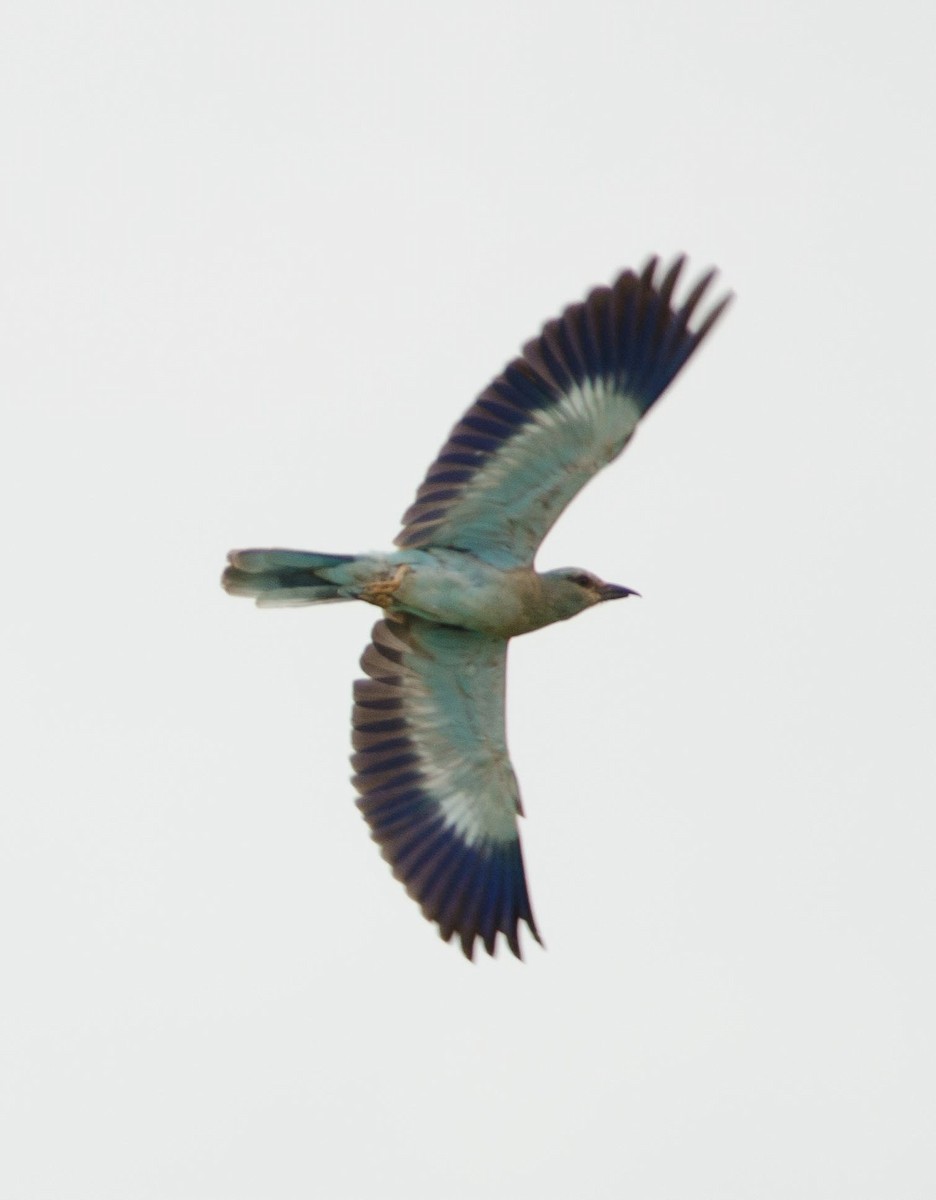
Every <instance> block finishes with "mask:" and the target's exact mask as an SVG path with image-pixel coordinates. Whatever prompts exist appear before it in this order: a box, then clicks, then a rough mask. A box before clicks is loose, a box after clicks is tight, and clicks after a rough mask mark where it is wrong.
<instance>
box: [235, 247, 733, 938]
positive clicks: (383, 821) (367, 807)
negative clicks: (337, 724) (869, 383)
mask: <svg viewBox="0 0 936 1200" xmlns="http://www.w3.org/2000/svg"><path fill="white" fill-rule="evenodd" d="M684 262H685V259H684V258H683V257H679V258H676V259H675V260H674V261H673V262H672V264H671V265H670V266H669V267H668V268H666V269H665V270H664V269H663V268H661V267H660V264H659V262H658V260H657V259H656V258H655V257H654V258H651V259H650V260H649V261H648V262H647V264H646V266H645V267H644V268H643V270H642V271H641V272H640V274H636V273H635V272H633V271H624V272H623V273H622V274H621V275H620V276H619V277H618V279H617V281H616V282H615V283H614V284H613V285H612V286H611V287H598V288H595V289H594V290H593V291H592V292H590V293H589V295H588V297H587V298H586V299H585V300H584V301H583V302H582V303H579V304H573V305H571V306H570V307H568V308H567V309H566V310H565V312H564V313H563V314H562V316H561V317H559V318H558V319H556V320H553V321H550V322H548V324H546V325H545V326H544V328H543V331H542V333H541V334H540V335H539V337H537V338H534V339H533V340H532V341H531V342H528V343H527V344H526V346H524V348H523V353H522V354H521V355H520V357H519V358H516V359H514V360H513V362H511V363H510V364H509V365H508V366H507V367H506V368H505V369H504V371H503V372H502V373H501V374H500V375H499V376H498V377H497V378H496V379H495V380H494V381H493V382H492V383H491V384H490V385H489V386H488V387H487V388H486V389H485V391H483V392H482V393H481V395H480V396H479V397H478V399H477V400H476V401H475V402H474V404H473V405H472V406H471V407H470V408H469V409H468V411H467V412H466V413H465V414H464V416H463V417H462V419H461V420H460V421H459V422H458V424H457V425H456V426H455V427H454V429H453V430H452V432H451V433H450V434H449V438H448V441H447V442H446V443H445V445H444V446H443V447H442V449H441V450H440V451H439V454H438V456H437V458H436V460H435V462H434V463H433V464H432V466H431V467H430V468H429V471H428V474H427V475H426V477H425V479H424V481H423V483H422V485H421V486H420V488H419V490H418V492H417V493H416V499H415V502H414V503H413V504H412V505H411V506H410V508H409V509H407V511H406V513H405V514H404V515H403V528H402V530H401V531H400V533H399V534H398V535H397V537H396V542H395V544H396V545H397V546H398V547H399V549H398V550H396V551H395V552H392V553H386V554H354V555H347V554H317V553H314V552H309V551H304V550H280V549H268V550H236V551H233V552H232V553H231V554H229V555H228V562H229V565H228V567H227V569H226V570H225V572H224V575H223V577H222V584H223V587H224V588H225V590H226V591H228V592H229V593H231V594H232V595H235V596H250V597H253V598H254V599H255V600H256V602H257V604H258V605H259V606H261V607H275V606H287V605H307V604H320V603H323V602H328V601H338V600H364V601H366V602H367V603H369V604H375V605H377V606H378V607H380V608H382V609H383V610H384V613H383V618H382V619H381V620H380V621H378V622H377V624H376V625H375V626H374V629H373V632H372V635H371V642H370V645H369V646H368V647H367V649H366V650H365V651H364V655H363V657H362V658H361V667H362V669H363V671H364V674H365V675H366V676H367V678H366V679H361V680H358V681H357V682H356V683H355V685H354V709H353V714H352V725H353V747H354V754H353V756H352V759H351V762H352V765H353V767H354V771H355V775H354V785H355V787H356V789H357V791H358V793H359V795H358V800H357V803H358V805H359V807H360V809H361V811H362V813H363V814H364V817H365V818H366V820H367V822H368V824H369V825H370V829H371V835H372V837H373V838H374V840H375V841H376V842H377V843H378V844H379V846H380V848H381V852H382V854H383V856H384V858H385V859H386V860H387V861H388V862H389V863H390V865H391V867H392V868H393V873H394V875H395V876H396V877H397V879H399V880H400V881H401V882H402V883H403V884H404V886H405V887H406V890H407V891H408V892H409V894H410V896H412V897H413V899H414V900H416V901H417V903H418V904H419V905H420V907H421V908H422V911H423V913H424V914H425V916H426V917H427V918H428V919H429V920H430V921H434V922H436V923H437V924H438V927H439V933H440V934H441V936H442V938H443V939H444V940H446V941H448V940H450V939H451V938H452V937H453V935H457V937H458V939H459V941H460V943H461V948H462V950H463V951H464V953H465V955H466V956H467V957H468V958H472V957H473V954H474V949H475V942H476V941H479V940H480V941H481V943H482V944H483V946H484V948H485V950H486V951H487V952H488V954H493V953H494V951H495V947H496V945H497V939H498V934H501V935H502V936H503V938H504V939H505V940H506V942H507V944H508V946H509V947H510V949H511V950H512V951H513V953H514V954H515V955H516V956H517V957H518V958H519V957H520V956H521V952H520V940H519V927H520V923H521V922H525V923H526V926H527V928H528V929H529V932H530V933H531V934H532V936H533V937H534V938H535V939H536V940H537V941H540V936H539V933H538V931H537V928H536V922H535V920H534V917H533V910H532V908H531V906H530V898H529V894H528V891H527V884H526V878H525V875H524V868H523V858H522V854H521V849H520V833H519V829H518V825H517V817H518V815H520V814H521V813H522V809H521V805H520V792H519V789H518V786H517V780H516V777H515V775H514V772H513V768H512V766H511V763H510V756H509V754H508V751H507V741H506V732H505V720H504V703H505V691H506V671H507V644H508V642H509V641H510V639H511V638H512V637H516V636H517V635H518V634H522V633H529V632H531V631H532V630H534V629H541V628H542V627H543V626H545V625H550V624H552V623H553V622H554V621H565V620H567V619H568V618H569V617H574V616H575V615H576V614H577V613H580V612H582V611H584V610H585V609H586V608H592V607H594V605H596V604H602V603H604V602H605V601H606V600H617V599H620V598H622V597H624V596H629V595H633V594H634V593H633V592H632V590H631V589H630V588H626V587H621V586H619V585H618V584H614V583H604V582H603V581H602V580H601V579H598V578H597V577H596V576H595V575H592V574H591V573H590V572H588V571H583V570H581V569H580V568H578V567H574V568H573V567H563V568H561V569H559V570H553V571H546V572H544V573H542V574H541V573H539V572H537V571H536V570H535V569H534V566H533V559H534V556H535V555H536V551H537V549H538V547H539V545H540V543H541V542H542V540H543V538H544V537H545V536H546V534H547V533H548V531H549V530H550V528H551V527H552V525H553V524H554V522H555V521H556V519H557V518H558V516H559V514H560V513H561V512H562V510H563V509H564V508H565V507H566V505H567V504H568V503H569V501H570V500H571V499H572V498H573V496H575V494H576V493H577V492H578V491H579V490H580V488H582V487H583V486H584V485H585V484H586V483H587V482H588V480H589V479H591V477H592V476H593V475H595V474H596V473H597V472H598V471H600V470H601V468H602V467H603V466H605V464H607V463H609V462H612V461H613V460H614V459H615V458H617V456H618V455H619V454H620V453H621V451H622V450H623V449H624V447H625V446H626V445H627V443H628V442H629V441H630V439H631V437H632V436H633V433H634V430H635V429H636V427H637V425H638V423H639V421H640V419H641V418H642V417H643V416H644V414H645V413H646V412H647V411H648V409H649V408H650V407H651V406H652V405H653V404H654V403H655V401H656V400H657V399H658V398H659V397H660V395H662V393H663V392H664V391H665V390H666V388H667V387H668V386H669V384H670V383H671V382H672V381H673V379H674V377H675V376H676V375H677V374H678V372H679V371H680V369H681V368H682V367H683V366H684V364H685V363H686V361H687V360H688V359H689V357H690V356H691V355H692V354H693V353H694V351H695V350H696V348H697V347H698V345H699V343H700V342H701V341H702V339H703V338H704V337H705V336H706V334H707V333H708V332H709V330H710V329H711V328H712V326H713V325H714V324H715V322H716V320H717V319H718V318H719V316H720V315H721V314H722V312H723V311H724V309H725V307H726V306H727V304H728V303H729V301H730V300H731V295H730V293H729V294H727V295H725V296H723V297H721V298H720V299H718V300H717V301H715V302H712V301H711V299H710V293H709V288H710V285H711V283H712V280H713V279H714V277H715V271H709V272H708V273H707V274H705V275H703V276H702V278H701V279H700V280H699V281H698V282H697V283H696V285H695V286H694V287H693V288H692V289H691V291H690V292H689V294H688V295H687V296H686V297H685V299H683V300H682V301H681V302H679V303H677V302H676V301H675V299H674V296H675V292H676V287H677V283H678V281H679V277H680V273H681V271H682V268H683V265H684Z"/></svg>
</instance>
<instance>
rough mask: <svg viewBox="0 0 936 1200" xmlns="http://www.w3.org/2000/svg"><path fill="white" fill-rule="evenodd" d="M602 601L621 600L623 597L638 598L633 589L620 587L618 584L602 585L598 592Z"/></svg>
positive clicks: (637, 593)
mask: <svg viewBox="0 0 936 1200" xmlns="http://www.w3.org/2000/svg"><path fill="white" fill-rule="evenodd" d="M599 595H600V596H601V599H602V600H623V598H624V597H625V596H639V595H640V592H635V591H634V589H633V588H626V587H621V585H620V584H619V583H603V584H602V585H601V588H600V590H599Z"/></svg>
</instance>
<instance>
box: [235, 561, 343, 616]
mask: <svg viewBox="0 0 936 1200" xmlns="http://www.w3.org/2000/svg"><path fill="white" fill-rule="evenodd" d="M354 561H355V557H354V555H353V554H315V553H314V552H312V551H308V550H232V551H231V553H230V554H229V555H228V563H229V564H230V565H229V566H228V567H227V568H226V570H225V572H224V574H223V575H222V576H221V586H222V587H223V588H224V590H225V591H226V592H228V593H230V595H232V596H252V597H253V598H254V599H255V600H256V601H257V605H258V607H260V608H287V607H293V606H297V605H302V604H323V603H326V602H328V601H334V600H353V599H354V598H355V595H356V589H355V587H354V583H353V581H352V579H351V574H350V572H349V571H347V569H344V568H346V567H347V564H349V563H353V562H354Z"/></svg>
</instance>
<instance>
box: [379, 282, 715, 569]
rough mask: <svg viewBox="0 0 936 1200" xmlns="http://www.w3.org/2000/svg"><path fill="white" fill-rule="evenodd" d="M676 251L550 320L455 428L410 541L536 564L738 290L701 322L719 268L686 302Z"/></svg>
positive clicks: (403, 536)
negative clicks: (572, 506)
mask: <svg viewBox="0 0 936 1200" xmlns="http://www.w3.org/2000/svg"><path fill="white" fill-rule="evenodd" d="M684 261H685V260H684V259H683V258H677V259H676V260H675V262H673V264H672V265H671V266H670V267H669V269H668V270H667V271H666V273H665V274H663V275H661V276H659V277H658V272H657V266H658V264H657V260H656V258H652V259H650V261H649V262H648V263H647V265H646V267H645V268H644V270H643V272H642V273H641V274H640V275H639V276H638V275H635V274H634V273H633V272H632V271H625V272H624V273H623V274H622V275H621V276H620V277H619V278H618V280H617V282H616V283H615V284H614V285H613V286H612V287H610V288H607V287H600V288H595V290H594V291H592V292H591V294H590V295H589V296H588V298H587V299H586V300H585V301H584V302H583V303H581V304H573V305H572V306H571V307H569V308H567V309H566V310H565V312H564V313H563V314H562V316H561V317H560V318H558V320H554V321H550V322H549V323H548V324H547V325H546V326H545V327H544V329H543V332H542V333H541V334H540V336H539V337H538V338H536V339H535V340H533V341H531V342H529V343H528V344H527V345H526V346H525V347H524V349H523V355H522V357H520V358H517V359H515V360H514V361H513V362H512V363H510V365H509V366H508V367H507V368H506V369H505V370H504V372H503V374H501V375H499V376H498V378H497V379H495V380H494V382H493V383H491V384H490V386H489V387H488V388H487V390H486V391H484V392H482V394H481V395H480V396H479V397H478V399H477V400H476V401H475V403H474V405H473V406H472V407H471V408H470V409H469V410H468V411H467V413H465V415H464V416H463V417H462V419H461V421H460V422H459V423H458V424H457V425H456V426H455V428H454V429H453V430H452V432H451V434H450V435H449V440H448V441H447V442H446V444H445V445H444V446H443V448H442V450H441V451H440V453H439V456H438V457H437V458H436V460H435V462H434V463H433V464H432V466H431V467H430V468H429V472H428V474H427V476H426V478H425V481H424V482H423V484H422V486H421V487H420V488H419V491H418V492H417V493H416V501H415V503H414V504H413V505H412V506H411V507H410V508H409V509H408V510H407V511H406V513H405V514H404V516H403V529H402V531H401V532H400V534H399V535H398V537H397V539H396V542H397V545H399V546H406V547H409V546H451V547H453V548H455V549H459V550H469V551H471V552H472V553H474V554H476V555H478V556H479V557H481V558H484V559H486V560H487V561H488V562H491V563H493V564H494V565H495V566H499V567H512V566H523V565H527V564H530V563H532V561H533V557H534V555H535V553H536V550H537V547H538V546H539V544H540V542H541V541H542V540H543V538H544V537H545V536H546V534H547V532H548V531H549V529H550V528H551V527H552V525H553V523H554V522H555V521H556V519H557V517H558V516H559V514H560V513H561V512H562V510H563V509H564V508H565V506H566V505H567V504H568V503H569V501H570V500H571V499H572V497H573V496H574V495H575V494H576V492H578V491H579V490H580V488H582V487H583V486H584V484H586V483H587V482H588V480H589V479H590V478H591V477H592V476H593V475H595V474H596V473H597V472H598V471H599V470H601V468H602V467H603V466H605V465H606V464H607V463H609V462H611V461H612V459H614V458H616V457H617V456H618V455H619V454H620V453H621V451H622V450H623V449H624V447H625V445H626V444H627V442H628V440H629V439H630V437H631V435H632V434H633V432H634V429H635V428H636V426H637V423H638V422H639V420H640V419H641V417H642V416H643V415H644V414H645V413H646V412H647V410H648V409H649V408H650V407H651V405H652V404H653V403H654V401H655V400H657V399H658V397H659V396H660V395H661V394H662V393H663V391H664V390H665V389H666V387H667V386H668V385H669V384H670V383H671V382H672V380H673V378H674V377H675V375H676V374H677V373H678V371H679V370H680V368H681V367H682V366H683V365H684V364H685V363H686V361H687V359H688V358H689V356H690V355H691V354H692V353H693V351H694V350H695V349H696V348H697V347H698V345H699V343H700V342H701V341H702V339H703V338H704V337H705V335H706V334H707V333H708V331H709V330H710V329H711V327H712V325H713V324H714V323H715V321H716V320H717V318H718V317H719V315H720V314H721V313H722V311H723V310H724V308H725V306H726V305H727V303H728V301H729V300H730V298H731V297H730V295H729V296H725V297H724V298H723V299H721V300H720V301H719V302H718V303H717V304H715V305H714V306H711V307H709V308H708V310H707V311H706V312H704V313H703V314H702V315H701V319H700V320H697V321H696V322H695V323H693V317H694V316H695V315H696V311H697V309H698V306H699V304H700V302H701V300H702V298H703V296H704V294H705V292H706V290H707V289H708V287H709V285H710V284H711V282H712V280H713V278H714V276H715V272H714V271H710V272H709V273H708V274H706V275H705V276H703V277H702V279H701V280H700V281H699V282H698V284H697V285H696V286H695V288H694V289H693V290H692V291H691V293H690V294H689V296H688V297H687V298H686V299H685V301H684V302H683V303H682V304H681V305H679V306H678V307H675V306H674V305H673V292H674V290H675V287H676V283H677V281H678V278H679V273H680V271H681V269H682V266H683V263H684Z"/></svg>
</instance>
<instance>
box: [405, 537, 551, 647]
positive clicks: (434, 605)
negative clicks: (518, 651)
mask: <svg viewBox="0 0 936 1200" xmlns="http://www.w3.org/2000/svg"><path fill="white" fill-rule="evenodd" d="M407 567H408V569H407V570H406V571H405V572H403V573H402V576H401V577H400V578H399V583H398V585H397V587H396V588H395V590H394V593H393V599H392V604H391V607H393V608H395V609H398V610H401V611H404V612H409V613H413V614H415V615H416V616H420V617H424V618H426V619H427V620H430V621H437V622H438V623H439V624H441V625H455V626H458V627H459V628H462V629H472V630H475V631H476V632H477V633H484V634H487V635H488V636H489V637H503V638H509V637H515V636H516V635H517V634H520V633H528V632H529V631H530V630H532V629H538V628H539V627H540V625H542V624H546V623H547V622H544V621H543V620H542V619H541V613H540V608H541V603H540V592H541V590H542V589H541V586H540V582H539V579H538V577H537V575H536V572H535V571H533V570H532V569H531V568H528V567H524V568H518V569H516V570H512V571H502V570H499V569H498V568H496V567H492V566H490V565H489V564H487V563H484V562H481V561H480V560H479V559H476V558H475V557H474V556H473V555H470V554H463V553H461V552H459V551H455V550H450V551H444V550H438V551H437V550H433V551H429V552H428V553H425V552H424V554H423V555H421V557H420V560H419V561H417V562H415V563H410V564H408V565H407Z"/></svg>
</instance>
